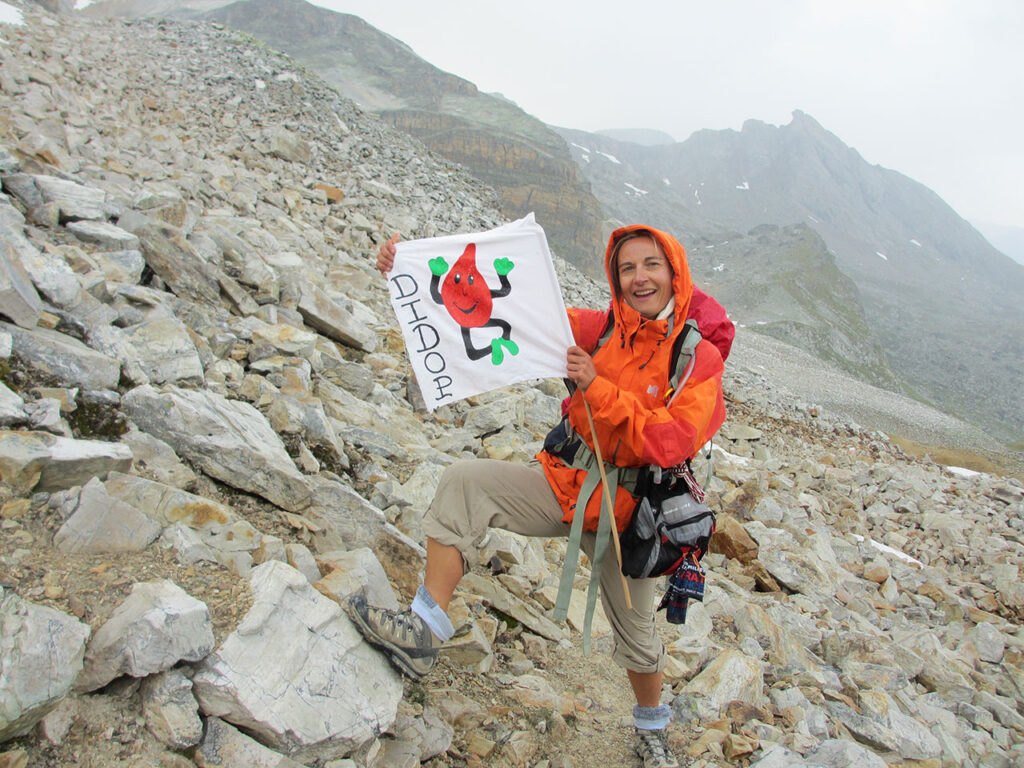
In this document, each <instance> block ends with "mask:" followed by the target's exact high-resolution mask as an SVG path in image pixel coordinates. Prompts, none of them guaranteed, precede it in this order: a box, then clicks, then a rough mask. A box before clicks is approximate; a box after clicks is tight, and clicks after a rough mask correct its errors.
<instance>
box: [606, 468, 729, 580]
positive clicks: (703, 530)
mask: <svg viewBox="0 0 1024 768" xmlns="http://www.w3.org/2000/svg"><path fill="white" fill-rule="evenodd" d="M637 490H638V491H641V495H640V497H639V501H638V502H637V505H636V509H635V510H634V512H633V517H632V519H631V520H630V521H629V525H628V526H627V527H626V530H625V531H623V532H622V534H621V536H620V538H619V544H620V547H621V549H622V572H623V573H624V574H625V575H626V576H631V577H633V578H634V579H640V578H647V577H650V576H663V575H665V574H668V573H674V572H675V571H676V570H677V569H678V568H679V566H680V565H681V564H682V563H683V561H684V560H686V559H687V558H688V557H691V558H692V557H693V555H694V554H695V553H698V554H697V559H698V560H699V558H700V557H702V556H703V554H704V553H705V552H707V548H708V543H709V542H710V540H711V534H712V533H714V530H715V515H714V513H713V512H712V511H711V509H710V508H709V507H708V506H707V505H706V504H704V502H703V501H698V500H697V499H695V498H694V496H693V494H692V493H691V489H690V484H689V483H687V482H685V481H684V479H683V478H682V477H677V476H675V475H671V474H665V475H663V477H662V482H660V483H657V482H654V478H653V476H652V475H651V473H650V472H648V473H646V475H645V477H644V481H643V483H642V484H641V487H638V489H637Z"/></svg>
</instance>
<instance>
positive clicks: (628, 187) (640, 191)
mask: <svg viewBox="0 0 1024 768" xmlns="http://www.w3.org/2000/svg"><path fill="white" fill-rule="evenodd" d="M623 183H624V184H625V185H626V194H627V195H628V194H630V192H632V193H633V194H635V195H637V196H638V197H643V196H644V195H646V194H647V190H646V189H640V187H634V186H633V185H632V184H630V183H629V182H628V181H626V182H623Z"/></svg>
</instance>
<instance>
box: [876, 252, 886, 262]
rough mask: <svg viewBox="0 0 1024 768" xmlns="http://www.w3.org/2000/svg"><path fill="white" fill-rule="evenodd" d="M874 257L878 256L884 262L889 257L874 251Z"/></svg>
mask: <svg viewBox="0 0 1024 768" xmlns="http://www.w3.org/2000/svg"><path fill="white" fill-rule="evenodd" d="M875 256H878V257H879V258H882V259H884V260H885V261H888V260H889V257H888V256H886V255H885V254H884V253H882V252H881V251H875Z"/></svg>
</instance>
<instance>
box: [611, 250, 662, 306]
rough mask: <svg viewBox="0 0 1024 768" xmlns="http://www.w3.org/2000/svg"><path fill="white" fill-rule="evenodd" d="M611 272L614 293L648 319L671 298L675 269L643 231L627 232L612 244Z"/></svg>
mask: <svg viewBox="0 0 1024 768" xmlns="http://www.w3.org/2000/svg"><path fill="white" fill-rule="evenodd" d="M611 273H612V281H613V283H614V286H615V293H616V295H618V296H620V297H621V298H622V300H623V301H625V302H626V303H627V304H628V305H629V306H631V307H632V308H633V309H635V310H636V311H637V312H639V313H640V314H641V315H643V316H644V317H646V318H647V319H648V320H653V319H654V318H656V317H657V316H658V315H660V314H661V313H662V311H664V309H665V308H666V307H667V306H668V303H669V300H670V299H671V298H672V278H673V277H674V276H675V273H674V272H673V271H672V267H671V266H670V265H669V263H668V259H667V258H666V257H665V254H664V253H663V252H662V250H661V248H660V247H659V246H658V243H657V242H656V241H655V240H654V238H652V237H651V236H650V235H648V234H646V233H644V232H631V233H630V234H628V235H626V236H625V237H623V238H622V239H621V240H619V241H618V242H617V243H616V244H615V249H614V250H613V251H612V257H611Z"/></svg>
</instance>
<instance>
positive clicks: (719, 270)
mask: <svg viewBox="0 0 1024 768" xmlns="http://www.w3.org/2000/svg"><path fill="white" fill-rule="evenodd" d="M711 247H712V248H714V246H711ZM724 269H725V264H719V265H718V266H717V267H712V268H711V270H712V271H713V272H721V271H723V270H724Z"/></svg>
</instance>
